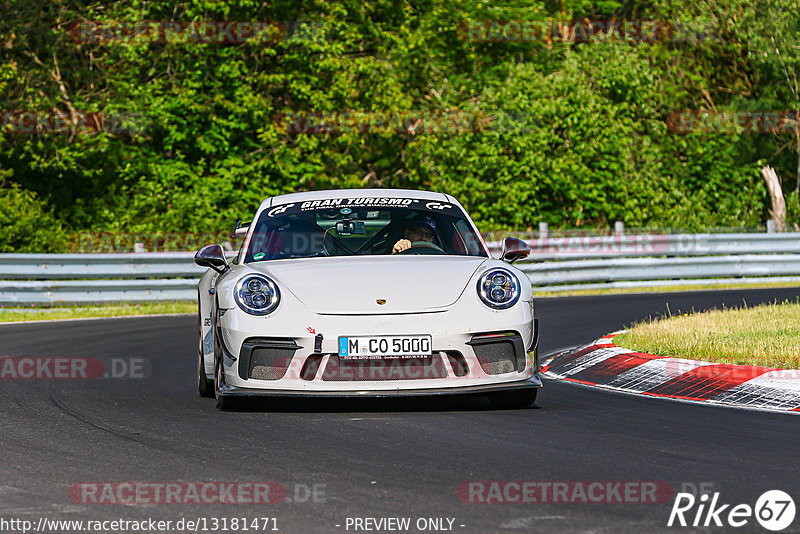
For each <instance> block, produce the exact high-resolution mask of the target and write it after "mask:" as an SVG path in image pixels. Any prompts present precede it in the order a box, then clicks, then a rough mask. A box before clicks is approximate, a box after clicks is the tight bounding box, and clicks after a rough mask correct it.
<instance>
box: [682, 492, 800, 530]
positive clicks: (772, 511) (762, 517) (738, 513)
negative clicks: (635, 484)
mask: <svg viewBox="0 0 800 534" xmlns="http://www.w3.org/2000/svg"><path fill="white" fill-rule="evenodd" d="M794 516H795V505H794V500H793V499H792V498H791V497H790V496H789V495H788V494H787V493H786V492H784V491H781V490H770V491H767V492H765V493H764V494H763V495H761V496H760V497H759V498H758V500H757V501H756V504H755V506H750V505H749V504H737V505H735V506H734V505H731V504H722V503H721V502H720V494H719V492H715V493H714V494H713V495H711V496H709V495H708V494H707V493H704V494H703V495H701V496H700V497H699V498H696V497H695V496H694V495H693V494H691V493H678V494H677V496H676V497H675V502H674V503H673V505H672V511H671V512H670V514H669V521H667V526H668V527H671V526H681V527H686V526H692V527H723V526H729V527H734V528H738V527H743V526H745V525H748V524H750V522H751V520H752V519H753V518H755V520H756V521H758V523H759V524H760V525H761V526H762V527H764V528H765V529H767V530H772V531H774V532H778V531H781V530H784V529H785V528H786V527H788V526H789V525H791V524H792V521H794Z"/></svg>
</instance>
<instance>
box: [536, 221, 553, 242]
mask: <svg viewBox="0 0 800 534" xmlns="http://www.w3.org/2000/svg"><path fill="white" fill-rule="evenodd" d="M549 233H550V229H549V227H548V226H547V223H546V222H540V223H539V239H547V236H548V234H549Z"/></svg>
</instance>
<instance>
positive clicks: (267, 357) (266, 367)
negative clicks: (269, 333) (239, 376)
mask: <svg viewBox="0 0 800 534" xmlns="http://www.w3.org/2000/svg"><path fill="white" fill-rule="evenodd" d="M292 356H294V350H292V349H267V348H255V349H253V352H252V353H251V354H250V372H249V373H248V374H247V375H248V377H249V378H255V379H256V380H280V379H281V378H283V375H285V374H286V369H288V368H289V363H290V362H291V361H292Z"/></svg>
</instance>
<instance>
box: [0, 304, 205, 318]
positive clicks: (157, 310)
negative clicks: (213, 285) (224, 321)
mask: <svg viewBox="0 0 800 534" xmlns="http://www.w3.org/2000/svg"><path fill="white" fill-rule="evenodd" d="M167 313H197V303H196V302H194V301H173V302H145V303H113V304H104V305H97V306H69V307H64V308H34V307H31V308H20V307H3V308H0V323H9V322H18V321H47V320H51V321H55V320H58V319H86V318H90V317H122V316H126V315H156V314H167Z"/></svg>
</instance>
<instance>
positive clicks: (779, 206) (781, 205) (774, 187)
mask: <svg viewBox="0 0 800 534" xmlns="http://www.w3.org/2000/svg"><path fill="white" fill-rule="evenodd" d="M761 176H763V177H764V181H765V182H766V183H767V189H768V190H769V199H770V201H771V202H772V209H771V210H769V215H770V217H772V220H773V221H775V231H776V232H785V231H786V201H785V200H784V198H783V190H782V189H781V179H780V178H778V174H777V173H776V172H775V169H773V168H772V167H770V166H769V165H765V166H764V168H763V169H761Z"/></svg>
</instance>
